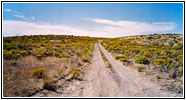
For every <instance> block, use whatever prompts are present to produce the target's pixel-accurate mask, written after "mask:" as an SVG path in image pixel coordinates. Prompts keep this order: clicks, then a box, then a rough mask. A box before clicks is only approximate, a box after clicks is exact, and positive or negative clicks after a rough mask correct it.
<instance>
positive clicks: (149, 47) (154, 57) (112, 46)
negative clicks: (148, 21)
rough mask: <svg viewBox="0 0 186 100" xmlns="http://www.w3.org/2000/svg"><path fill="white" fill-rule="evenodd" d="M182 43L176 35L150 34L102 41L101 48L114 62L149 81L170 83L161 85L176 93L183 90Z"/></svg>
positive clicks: (180, 36)
mask: <svg viewBox="0 0 186 100" xmlns="http://www.w3.org/2000/svg"><path fill="white" fill-rule="evenodd" d="M182 41H183V37H182V35H179V34H152V35H141V36H129V37H123V38H111V39H103V40H102V42H101V44H102V45H103V46H104V48H105V49H107V50H108V51H109V52H111V53H112V55H113V56H114V57H115V59H116V60H120V61H121V62H122V63H123V64H124V65H126V66H130V67H132V68H136V70H137V71H138V72H144V73H146V75H150V76H151V78H152V79H153V80H156V81H158V82H160V81H161V80H160V79H164V80H169V81H170V80H171V82H167V83H166V82H164V83H162V84H163V85H167V84H169V85H167V88H168V89H170V90H172V89H174V90H175V89H176V92H178V93H180V92H181V91H182V89H183V87H182V86H183V76H182V75H183V42H182ZM172 80H173V81H172ZM160 84H161V83H160Z"/></svg>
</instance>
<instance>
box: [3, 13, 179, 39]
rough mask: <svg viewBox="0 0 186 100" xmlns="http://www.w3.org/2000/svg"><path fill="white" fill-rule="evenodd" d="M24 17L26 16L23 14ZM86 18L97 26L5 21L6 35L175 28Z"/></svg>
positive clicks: (135, 32)
mask: <svg viewBox="0 0 186 100" xmlns="http://www.w3.org/2000/svg"><path fill="white" fill-rule="evenodd" d="M22 18H24V16H22ZM86 20H89V21H92V22H95V23H99V24H101V26H99V27H97V28H95V27H94V28H88V29H85V28H83V29H82V28H78V27H71V26H66V25H52V24H49V23H46V22H35V23H34V22H26V21H15V20H4V21H3V34H4V36H15V35H16V34H19V35H47V34H56V35H75V36H93V37H123V36H129V35H140V34H142V33H152V32H153V33H158V32H169V31H171V30H173V29H174V28H175V26H176V25H175V23H173V22H154V23H145V22H132V21H112V20H106V19H95V18H94V19H93V18H86Z"/></svg>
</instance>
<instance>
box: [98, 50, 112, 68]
mask: <svg viewBox="0 0 186 100" xmlns="http://www.w3.org/2000/svg"><path fill="white" fill-rule="evenodd" d="M99 51H100V53H101V56H102V58H103V61H104V63H105V65H106V67H107V68H110V69H111V67H112V65H111V64H110V62H109V61H108V59H107V57H105V55H104V53H103V52H102V51H101V48H100V47H99Z"/></svg>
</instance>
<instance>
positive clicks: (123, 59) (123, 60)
mask: <svg viewBox="0 0 186 100" xmlns="http://www.w3.org/2000/svg"><path fill="white" fill-rule="evenodd" d="M120 61H122V62H127V61H128V60H127V58H121V59H120Z"/></svg>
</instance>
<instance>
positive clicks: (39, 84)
mask: <svg viewBox="0 0 186 100" xmlns="http://www.w3.org/2000/svg"><path fill="white" fill-rule="evenodd" d="M94 42H96V39H95V38H90V37H74V36H55V35H46V36H42V35H41V36H17V37H4V38H3V94H4V96H11V97H14V96H21V97H22V96H32V95H34V94H35V93H36V92H38V91H40V90H43V89H46V90H51V91H55V90H56V88H58V87H59V86H60V84H62V83H57V82H58V80H61V79H63V78H64V77H67V79H69V80H72V79H78V78H79V77H81V76H82V75H83V73H84V71H85V69H86V68H87V67H88V65H89V64H90V62H91V58H92V52H93V50H94Z"/></svg>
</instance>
